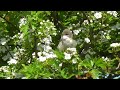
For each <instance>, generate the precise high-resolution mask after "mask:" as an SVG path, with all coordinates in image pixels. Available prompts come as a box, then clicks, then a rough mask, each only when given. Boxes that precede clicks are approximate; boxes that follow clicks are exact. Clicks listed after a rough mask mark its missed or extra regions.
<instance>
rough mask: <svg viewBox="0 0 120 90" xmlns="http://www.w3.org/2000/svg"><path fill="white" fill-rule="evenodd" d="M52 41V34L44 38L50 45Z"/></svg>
mask: <svg viewBox="0 0 120 90" xmlns="http://www.w3.org/2000/svg"><path fill="white" fill-rule="evenodd" d="M51 41H52V38H51V36H49V37H47V38H44V39H43V42H45V44H48V45H49V44H50V42H51Z"/></svg>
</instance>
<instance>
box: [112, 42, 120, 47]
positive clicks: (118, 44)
mask: <svg viewBox="0 0 120 90" xmlns="http://www.w3.org/2000/svg"><path fill="white" fill-rule="evenodd" d="M119 46H120V43H112V44H110V47H119Z"/></svg>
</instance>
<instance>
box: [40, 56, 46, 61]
mask: <svg viewBox="0 0 120 90" xmlns="http://www.w3.org/2000/svg"><path fill="white" fill-rule="evenodd" d="M46 59H47V58H46V57H43V56H40V57H39V58H38V60H39V61H41V62H44V61H45V60H46Z"/></svg>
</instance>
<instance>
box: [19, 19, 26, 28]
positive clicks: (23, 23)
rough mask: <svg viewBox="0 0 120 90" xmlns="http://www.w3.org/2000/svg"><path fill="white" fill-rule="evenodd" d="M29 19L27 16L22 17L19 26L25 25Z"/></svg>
mask: <svg viewBox="0 0 120 90" xmlns="http://www.w3.org/2000/svg"><path fill="white" fill-rule="evenodd" d="M26 20H27V19H26V18H21V19H20V21H19V24H20V25H19V27H21V26H22V25H25V24H26V23H27V21H26Z"/></svg>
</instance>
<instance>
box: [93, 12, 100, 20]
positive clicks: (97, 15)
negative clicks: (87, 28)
mask: <svg viewBox="0 0 120 90" xmlns="http://www.w3.org/2000/svg"><path fill="white" fill-rule="evenodd" d="M94 16H95V18H96V19H99V18H101V17H102V13H101V12H96V13H95V14H94Z"/></svg>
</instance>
